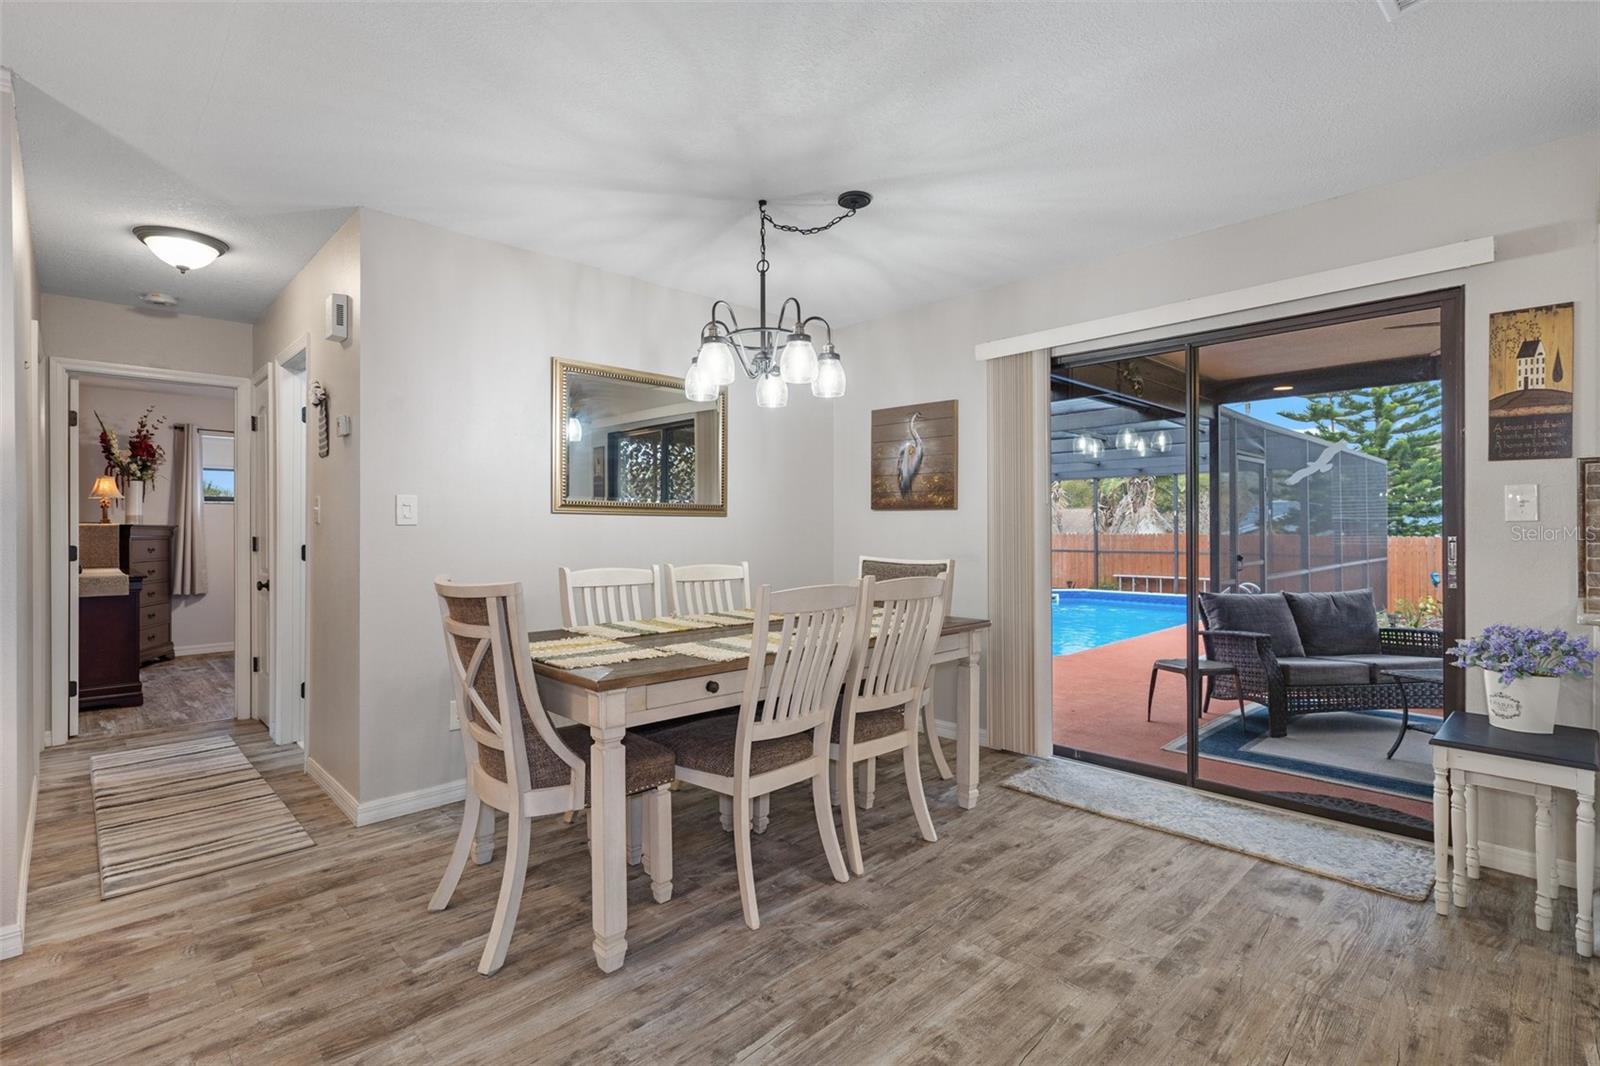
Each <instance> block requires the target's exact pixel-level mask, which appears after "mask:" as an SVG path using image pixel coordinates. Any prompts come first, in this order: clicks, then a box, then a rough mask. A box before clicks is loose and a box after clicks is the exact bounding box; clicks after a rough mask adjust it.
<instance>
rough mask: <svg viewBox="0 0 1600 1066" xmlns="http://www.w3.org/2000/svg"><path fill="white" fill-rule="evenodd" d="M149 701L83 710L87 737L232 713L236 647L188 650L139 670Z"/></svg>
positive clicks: (83, 730) (173, 725)
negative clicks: (208, 652) (209, 652)
mask: <svg viewBox="0 0 1600 1066" xmlns="http://www.w3.org/2000/svg"><path fill="white" fill-rule="evenodd" d="M139 683H140V685H141V686H142V687H143V688H144V703H143V704H141V705H140V706H138V707H106V708H102V709H101V710H98V711H82V712H80V713H79V714H78V729H79V732H80V733H81V735H83V736H85V737H100V736H111V735H117V736H122V735H125V734H128V733H142V732H145V731H147V730H151V729H176V728H182V727H183V726H187V725H193V724H194V723H196V722H218V721H222V720H224V719H228V718H232V717H233V652H231V651H230V652H218V653H216V654H212V655H183V656H179V657H178V658H176V659H168V660H167V661H165V662H159V663H151V664H150V665H149V666H145V667H143V668H141V669H140V670H139Z"/></svg>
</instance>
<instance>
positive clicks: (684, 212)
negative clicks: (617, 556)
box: [0, 2, 1600, 323]
mask: <svg viewBox="0 0 1600 1066" xmlns="http://www.w3.org/2000/svg"><path fill="white" fill-rule="evenodd" d="M1597 56H1600V5H1561V4H1488V3H1486V4H1445V3H1432V4H1425V5H1422V6H1420V7H1418V8H1416V9H1414V10H1413V11H1411V12H1410V13H1408V14H1407V15H1405V16H1404V17H1402V18H1401V19H1399V20H1398V21H1397V22H1395V23H1393V24H1391V23H1389V22H1387V21H1385V19H1384V18H1383V16H1382V14H1381V13H1380V11H1379V9H1378V6H1377V5H1376V4H1374V3H1367V2H1356V3H1345V4H1332V3H1317V4H1311V3H1302V4H1226V3H1225V4H1164V5H1146V4H1061V5H1054V4H1051V5H1032V4H1015V5H987V4H983V5H979V4H972V5H962V4H955V5H946V4H937V5H936V4H929V5H874V4H859V5H857V4H849V5H820V4H819V5H812V4H726V5H685V4H662V5H638V6H635V5H616V6H612V5H560V6H547V5H476V4H473V5H459V6H458V5H433V4H418V5H393V4H329V5H320V4H319V5H298V4H248V5H246V4H239V5H235V4H196V5H177V4H111V5H104V6H102V5H94V4H41V5H35V4H16V3H6V4H4V5H3V7H0V62H3V63H4V64H5V65H7V66H9V67H11V68H12V69H13V70H14V71H15V73H16V75H17V78H18V79H19V81H20V84H19V87H18V92H17V98H18V108H19V116H20V123H21V127H22V135H23V158H24V163H25V166H26V167H27V171H28V178H29V193H30V197H31V202H32V209H33V216H34V219H33V221H34V226H35V231H36V237H37V241H38V245H39V257H40V268H41V273H42V277H43V283H44V285H45V287H46V288H47V289H48V290H50V291H58V292H67V293H72V294H75V295H82V296H93V297H97V298H101V299H110V300H118V301H124V302H125V301H128V300H130V299H131V298H133V296H134V295H135V294H136V293H137V292H139V291H142V290H144V289H150V288H160V289H166V290H169V291H173V292H175V293H176V294H177V295H179V296H180V297H181V298H182V300H183V305H182V306H183V310H185V311H188V312H190V313H195V314H211V315H217V316H221V317H230V318H239V319H246V320H248V319H251V318H253V317H254V316H255V315H256V314H258V313H259V312H260V310H261V309H262V308H263V307H265V305H266V304H267V302H268V301H269V300H270V299H271V297H272V296H273V295H274V294H275V293H276V292H277V291H278V289H279V288H281V286H282V284H283V283H284V282H285V281H286V280H287V279H288V278H289V277H290V276H292V274H293V273H294V271H295V270H297V269H298V268H299V267H300V266H301V265H302V264H303V263H304V262H305V260H306V259H307V258H308V257H309V256H310V254H311V253H312V252H313V251H314V250H315V248H316V247H317V246H318V245H319V244H320V243H321V241H322V240H324V239H325V238H326V237H327V236H328V234H329V233H331V232H332V230H333V229H334V228H335V227H336V226H337V225H338V222H339V220H340V219H341V218H342V217H343V216H344V214H345V213H346V212H347V211H348V209H349V208H350V207H352V206H354V205H357V204H360V205H365V206H370V207H375V208H378V209H381V210H385V211H390V212H393V213H396V214H400V215H405V216H409V217H412V218H416V219H420V220H422V221H425V222H430V223H433V224H435V225H438V226H442V227H445V228H447V229H451V230H456V231H459V232H462V233H469V234H473V235H477V236H481V237H487V238H491V239H494V240H498V241H504V242H506V243H509V244H513V245H518V246H521V247H526V248H532V249H536V250H539V251H542V252H547V253H550V254H552V255H557V256H561V257H564V258H568V259H574V260H578V261H580V262H585V263H591V264H594V265H596V266H600V267H604V268H606V269H608V270H613V271H617V272H619V273H623V274H629V275H633V276H636V277H640V278H644V279H646V280H649V281H653V282H657V283H660V284H664V285H669V286H674V287H677V288H682V289H687V290H690V291H694V292H700V293H704V294H714V295H722V296H726V297H728V298H730V299H733V300H735V301H738V302H741V303H750V302H753V300H754V295H755V294H754V276H753V272H752V269H751V267H752V262H753V260H754V258H755V248H754V240H755V210H754V201H755V200H756V199H757V198H758V197H762V196H765V197H767V198H768V199H770V200H771V201H773V206H772V210H773V212H774V213H775V214H776V215H777V216H778V217H779V218H780V219H781V220H784V221H793V222H802V223H808V224H814V223H817V222H821V221H825V220H826V219H827V218H828V217H830V216H831V215H832V213H833V210H834V209H833V199H834V197H835V196H836V195H837V193H838V192H839V191H841V190H843V189H847V188H863V189H867V190H870V191H871V192H873V193H874V194H875V195H876V196H877V201H876V202H875V203H874V204H873V205H872V206H871V207H870V208H868V209H867V210H866V211H864V212H863V213H862V214H861V215H859V216H858V217H857V218H855V219H853V220H851V221H850V222H849V223H847V224H845V225H843V226H840V227H839V228H838V229H837V230H834V231H833V232H831V233H829V234H828V235H826V236H819V237H812V238H804V239H802V238H798V237H793V236H789V235H783V234H780V235H777V236H776V237H774V238H773V239H772V241H771V242H770V248H771V257H772V262H773V269H772V274H771V279H772V281H773V284H774V291H775V294H776V296H778V297H782V296H784V295H789V294H794V295H798V296H800V297H801V298H802V299H803V300H804V301H805V306H806V310H807V311H808V312H810V313H821V314H826V315H829V316H830V317H832V318H834V319H835V320H836V321H838V322H841V323H842V322H845V321H851V320H858V319H862V318H869V317H874V316H876V315H880V314H883V313H886V312H888V311H891V310H894V309H897V308H901V307H905V306H908V305H912V304H917V303H923V302H927V301H930V300H934V299H939V298H942V297H946V296H949V295H952V294H955V293H958V292H963V291H970V290H973V289H978V288H984V287H988V286H993V285H997V284H1001V283H1004V282H1006V281H1009V280H1013V279H1015V278H1018V277H1022V276H1025V275H1027V274H1030V273H1033V272H1037V271H1040V270H1045V269H1049V268H1052V267H1059V266H1063V265H1066V264H1068V263H1072V262H1081V261H1085V260H1089V259H1093V258H1097V257H1101V256H1104V255H1107V254H1110V253H1113V252H1116V251H1120V250H1123V249H1127V248H1132V247H1139V246H1144V245H1149V244H1153V243H1158V242H1161V241H1164V240H1170V239H1172V238H1175V237H1178V236H1182V235H1185V234H1190V233H1196V232H1200V231H1203V230H1207V229H1212V228H1215V227H1217V226H1222V225H1226V224H1228V223H1231V222H1236V221H1240V220H1243V219H1246V218H1254V217H1258V216H1260V215H1264V214H1269V213H1271V212H1274V211H1279V210H1283V209H1285V208H1289V207H1293V206H1296V205H1299V204H1304V203H1309V202H1313V201H1316V200H1321V199H1326V198H1328V197H1331V196H1335V195H1339V194H1341V193H1345V192H1349V191H1352V190H1355V189H1359V188H1365V187H1370V186H1373V185H1378V184H1383V183H1385V182H1389V181H1394V180H1398V179H1401V178H1404V177H1408V176H1412V175H1416V174H1421V173H1426V172H1429V171H1432V170H1437V169H1441V168H1444V167H1448V166H1451V165H1454V164H1457V163H1460V162H1464V161H1466V160H1469V159H1473V158H1477V157H1480V156H1484V155H1488V154H1491V153H1495V152H1500V151H1506V150H1510V149H1514V148H1517V147H1519V146H1527V145H1533V144H1537V143H1541V142H1543V141H1547V140H1552V139H1555V138H1558V137H1561V136H1565V135H1568V134H1572V133H1576V132H1580V131H1583V130H1590V129H1594V128H1596V127H1597V126H1600V60H1597ZM138 222H155V223H166V224H178V225H188V226H191V227H193V228H197V229H203V230H206V231H208V232H211V233H215V234H217V235H218V236H220V237H223V238H224V239H225V240H227V241H229V242H230V243H231V244H232V245H233V246H234V251H233V252H232V253H231V254H230V255H229V256H227V257H226V258H224V259H223V260H221V261H219V262H218V263H217V264H215V265H214V266H212V267H209V268H207V269H206V270H204V271H200V272H197V273H195V274H193V275H190V276H189V277H187V278H182V279H179V278H178V277H177V275H176V274H175V273H174V272H172V271H170V270H169V269H167V268H166V267H164V266H163V265H162V264H160V263H159V262H157V261H156V260H155V259H154V258H153V257H150V256H149V255H148V253H145V252H144V251H143V250H142V249H141V248H140V247H139V246H138V245H136V244H133V243H132V240H131V238H129V237H128V236H127V234H126V230H127V227H129V226H131V225H133V224H136V223H138Z"/></svg>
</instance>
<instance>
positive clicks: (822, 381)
mask: <svg viewBox="0 0 1600 1066" xmlns="http://www.w3.org/2000/svg"><path fill="white" fill-rule="evenodd" d="M811 395H813V396H815V397H817V398H818V399H819V400H837V399H838V398H839V397H841V396H843V395H844V364H843V363H842V362H840V361H839V353H838V352H836V351H834V350H833V348H832V347H824V348H823V349H822V360H821V362H819V363H818V364H817V379H816V380H815V381H813V382H812V383H811Z"/></svg>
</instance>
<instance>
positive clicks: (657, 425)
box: [551, 360, 727, 514]
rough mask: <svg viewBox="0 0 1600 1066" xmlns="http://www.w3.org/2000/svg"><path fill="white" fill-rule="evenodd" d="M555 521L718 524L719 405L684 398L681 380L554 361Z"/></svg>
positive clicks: (722, 441)
mask: <svg viewBox="0 0 1600 1066" xmlns="http://www.w3.org/2000/svg"><path fill="white" fill-rule="evenodd" d="M552 385H553V389H554V398H553V403H552V409H553V420H552V426H553V432H552V434H551V436H552V441H551V447H552V449H553V454H554V456H555V459H556V462H555V463H553V464H552V466H553V468H554V469H553V470H552V475H553V480H554V484H555V485H556V486H557V487H558V490H559V491H558V494H557V498H556V500H555V501H554V509H555V510H557V511H590V512H594V511H601V512H612V513H624V514H726V513H727V506H726V502H725V500H724V499H723V495H724V486H725V485H726V483H727V478H726V470H727V463H726V454H725V453H726V442H727V433H726V422H725V414H724V408H723V397H722V394H721V393H719V394H718V396H717V399H715V400H712V401H708V402H704V403H697V402H694V401H691V400H687V399H685V398H684V393H683V382H682V380H681V379H679V378H674V377H670V376H667V375H661V374H646V373H642V372H640V371H633V370H622V369H619V368H614V367H602V366H593V365H590V364H586V363H570V362H564V361H561V360H556V361H555V373H554V379H553V382H552Z"/></svg>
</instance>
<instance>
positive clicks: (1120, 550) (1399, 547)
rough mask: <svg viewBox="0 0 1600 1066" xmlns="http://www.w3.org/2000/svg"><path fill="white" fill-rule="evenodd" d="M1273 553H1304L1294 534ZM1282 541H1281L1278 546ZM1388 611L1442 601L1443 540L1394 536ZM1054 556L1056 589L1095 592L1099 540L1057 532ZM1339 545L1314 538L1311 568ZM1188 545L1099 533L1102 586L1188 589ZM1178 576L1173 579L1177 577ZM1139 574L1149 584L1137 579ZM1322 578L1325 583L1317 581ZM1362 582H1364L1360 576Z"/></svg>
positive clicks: (1205, 549)
mask: <svg viewBox="0 0 1600 1066" xmlns="http://www.w3.org/2000/svg"><path fill="white" fill-rule="evenodd" d="M1272 540H1273V543H1272V545H1271V549H1272V551H1273V557H1274V558H1277V559H1283V558H1296V557H1298V556H1299V553H1300V538H1299V537H1298V536H1295V535H1281V534H1275V535H1274V536H1273V538H1272ZM1280 541H1281V543H1279V542H1280ZM1388 542H1389V543H1388V581H1387V589H1386V591H1387V594H1388V605H1387V606H1388V609H1389V610H1394V609H1395V608H1396V607H1397V606H1398V604H1399V601H1400V600H1409V601H1411V602H1413V603H1414V602H1416V601H1418V600H1421V599H1422V598H1424V597H1426V596H1432V597H1434V598H1435V599H1439V598H1440V592H1439V589H1438V588H1437V587H1436V586H1435V585H1434V584H1433V578H1432V575H1433V574H1435V573H1438V572H1439V571H1441V570H1442V569H1443V557H1444V556H1443V539H1442V538H1440V537H1390V538H1388ZM1051 546H1052V548H1053V549H1054V550H1053V551H1052V552H1051V553H1050V571H1051V587H1052V588H1058V589H1064V588H1094V587H1096V584H1097V583H1096V581H1095V568H1094V537H1093V535H1092V534H1089V533H1057V534H1055V536H1054V537H1053V538H1052V545H1051ZM1335 549H1336V545H1334V544H1333V542H1332V540H1331V539H1330V538H1325V537H1313V538H1311V545H1310V550H1311V558H1310V564H1311V566H1312V567H1323V566H1331V565H1333V564H1334V563H1335V562H1336V560H1337V555H1336V554H1335ZM1199 550H1200V574H1199V576H1200V587H1201V588H1202V589H1205V588H1209V587H1210V578H1211V538H1210V536H1208V535H1202V536H1201V537H1200V544H1199ZM1184 563H1185V559H1184V546H1183V541H1182V539H1181V538H1179V537H1174V536H1173V535H1172V534H1170V533H1102V534H1101V535H1100V573H1099V582H1098V585H1099V587H1102V588H1116V587H1117V586H1118V584H1119V581H1118V576H1119V575H1121V576H1122V578H1123V580H1122V581H1121V582H1120V584H1121V586H1122V587H1124V588H1130V587H1131V588H1138V589H1141V590H1142V589H1146V588H1148V589H1150V590H1151V591H1160V592H1182V591H1184V584H1185V582H1184V580H1183V578H1182V575H1183V574H1184V572H1185V568H1184ZM1175 574H1176V575H1179V577H1178V580H1176V581H1174V580H1173V576H1174V575H1175ZM1336 575H1337V571H1336V570H1327V571H1323V574H1322V575H1315V574H1314V575H1313V578H1314V580H1313V581H1312V583H1311V584H1312V587H1313V588H1319V587H1324V586H1326V587H1329V588H1331V587H1335V581H1334V580H1333V579H1334V577H1335V576H1336ZM1139 576H1145V577H1148V578H1149V579H1150V580H1148V581H1143V580H1136V578H1138V577H1139ZM1319 576H1322V577H1323V580H1316V578H1318V577H1319ZM1356 580H1359V578H1356Z"/></svg>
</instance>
